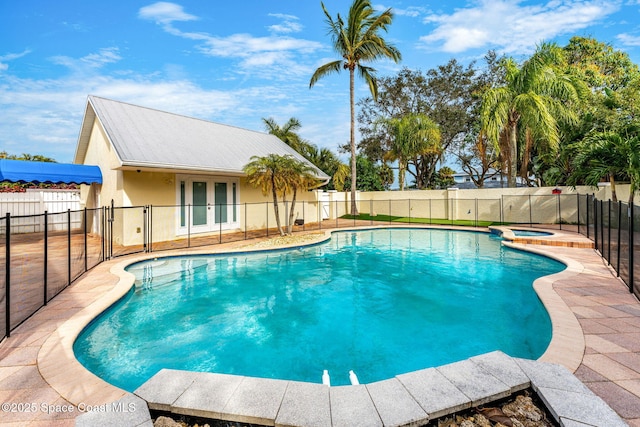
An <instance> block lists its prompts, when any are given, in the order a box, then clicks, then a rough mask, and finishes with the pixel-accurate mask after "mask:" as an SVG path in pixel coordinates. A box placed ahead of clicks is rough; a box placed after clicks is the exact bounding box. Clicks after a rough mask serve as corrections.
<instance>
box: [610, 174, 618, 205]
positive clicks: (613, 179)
mask: <svg viewBox="0 0 640 427" xmlns="http://www.w3.org/2000/svg"><path fill="white" fill-rule="evenodd" d="M609 182H610V183H611V201H612V202H617V201H618V194H617V193H616V177H615V175H614V174H613V173H610V174H609Z"/></svg>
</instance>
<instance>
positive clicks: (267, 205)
mask: <svg viewBox="0 0 640 427" xmlns="http://www.w3.org/2000/svg"><path fill="white" fill-rule="evenodd" d="M264 204H265V206H266V208H267V237H269V202H264Z"/></svg>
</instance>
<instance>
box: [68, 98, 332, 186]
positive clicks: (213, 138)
mask: <svg viewBox="0 0 640 427" xmlns="http://www.w3.org/2000/svg"><path fill="white" fill-rule="evenodd" d="M94 118H97V120H98V121H99V122H100V123H101V124H102V127H103V128H104V131H105V132H106V134H107V137H108V139H109V141H110V142H111V144H112V145H113V147H114V149H115V151H116V153H117V156H118V158H119V160H120V163H121V166H122V167H134V168H135V167H138V168H159V169H171V170H186V171H203V172H209V173H228V174H243V170H242V169H243V167H244V165H246V164H247V163H249V161H250V159H251V157H252V156H259V157H261V156H266V155H268V154H279V155H285V154H289V155H292V156H294V157H295V158H297V159H299V160H302V161H304V162H306V163H308V164H309V165H311V166H313V165H312V164H311V163H310V162H308V161H307V160H306V159H305V158H304V157H302V155H300V154H299V153H298V152H296V151H295V150H293V149H292V148H291V147H289V146H288V145H287V144H285V143H284V142H282V141H281V140H280V139H279V138H278V137H276V136H274V135H271V134H267V133H262V132H256V131H251V130H247V129H242V128H238V127H234V126H228V125H222V124H219V123H214V122H210V121H206V120H202V119H196V118H192V117H186V116H182V115H178V114H173V113H168V112H164V111H159V110H154V109H151V108H146V107H140V106H137V105H132V104H127V103H124V102H119V101H113V100H110V99H105V98H100V97H97V96H89V99H88V103H87V110H86V112H85V117H84V120H83V125H82V129H81V131H80V137H79V140H78V146H77V148H76V157H75V162H76V163H82V162H83V160H84V156H85V154H86V150H87V145H88V142H89V136H90V133H91V126H92V125H93V121H94ZM313 168H314V170H316V171H317V176H318V177H319V178H322V179H328V178H329V177H328V176H327V175H326V174H325V173H324V172H322V171H320V170H319V169H318V168H316V167H315V166H313Z"/></svg>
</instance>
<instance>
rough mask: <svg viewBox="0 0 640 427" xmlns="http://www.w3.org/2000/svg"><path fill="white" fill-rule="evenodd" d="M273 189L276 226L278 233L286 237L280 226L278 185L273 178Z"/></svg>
mask: <svg viewBox="0 0 640 427" xmlns="http://www.w3.org/2000/svg"><path fill="white" fill-rule="evenodd" d="M271 188H272V189H273V190H272V192H273V212H274V213H275V214H276V224H277V225H278V232H279V233H280V235H281V236H284V232H283V231H282V225H280V209H279V208H278V193H277V192H276V185H275V182H274V179H273V177H272V178H271Z"/></svg>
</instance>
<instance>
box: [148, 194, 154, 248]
mask: <svg viewBox="0 0 640 427" xmlns="http://www.w3.org/2000/svg"><path fill="white" fill-rule="evenodd" d="M149 252H153V205H149Z"/></svg>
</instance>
